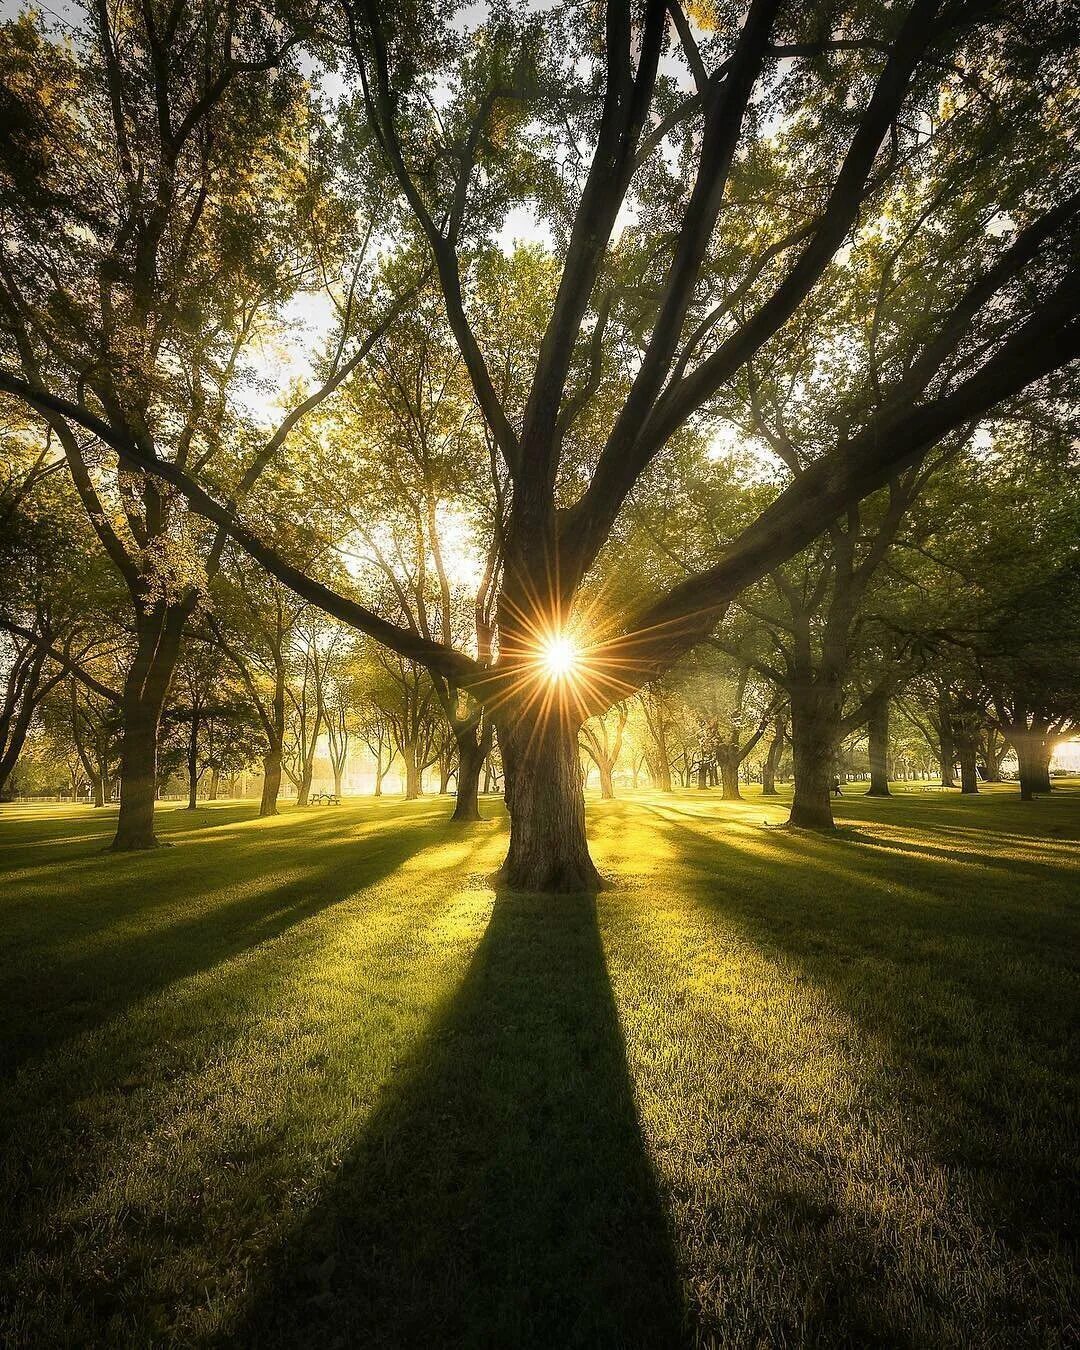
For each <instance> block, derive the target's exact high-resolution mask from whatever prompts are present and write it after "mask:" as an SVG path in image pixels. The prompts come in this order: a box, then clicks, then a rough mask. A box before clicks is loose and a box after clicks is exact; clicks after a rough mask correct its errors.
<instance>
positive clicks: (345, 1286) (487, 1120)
mask: <svg viewBox="0 0 1080 1350" xmlns="http://www.w3.org/2000/svg"><path fill="white" fill-rule="evenodd" d="M681 1320H682V1319H681V1303H680V1297H679V1287H678V1281H677V1278H676V1271H675V1264H674V1259H673V1256H672V1251H671V1247H670V1244H669V1239H668V1229H667V1224H666V1221H665V1217H664V1213H663V1211H662V1209H661V1205H660V1202H659V1198H658V1195H657V1191H656V1187H655V1182H654V1178H653V1174H652V1170H651V1167H650V1164H649V1162H648V1159H647V1157H646V1155H645V1151H644V1147H643V1144H642V1140H641V1135H640V1131H639V1126H638V1119H637V1112H636V1107H635V1104H634V1099H633V1093H632V1089H631V1084H630V1079H629V1076H628V1071H627V1066H626V1057H625V1047H624V1043H623V1037H622V1032H621V1029H620V1026H619V1021H618V1015H617V1013H616V1010H615V1005H614V1002H613V999H612V994H611V989H610V985H609V982H608V976H607V970H606V965H605V961H604V955H603V950H602V948H601V944H600V936H599V932H598V929H597V922H596V910H595V904H594V901H593V900H592V899H590V898H586V897H560V898H558V899H557V900H555V899H552V898H550V897H540V896H527V895H515V894H509V893H499V894H498V896H497V898H496V901H495V906H494V910H493V912H492V917H491V921H490V924H489V926H488V928H487V930H486V932H485V935H484V938H483V939H482V941H481V943H480V945H479V947H478V948H477V950H476V953H475V955H474V957H473V960H472V962H471V964H470V967H469V970H468V973H467V974H466V977H465V979H464V981H463V982H462V984H461V986H460V988H459V990H458V991H457V993H456V995H455V997H454V999H453V1002H452V1003H451V1005H450V1006H449V1007H448V1008H447V1010H446V1012H445V1014H444V1016H443V1017H442V1018H441V1020H440V1021H438V1022H437V1023H436V1024H435V1025H434V1026H433V1027H432V1030H431V1032H430V1035H429V1036H428V1038H427V1039H426V1040H425V1042H424V1045H423V1048H422V1049H421V1051H420V1052H419V1055H418V1057H417V1059H416V1061H415V1062H414V1063H413V1064H412V1066H411V1067H410V1068H409V1069H408V1070H407V1071H406V1072H405V1074H404V1076H403V1077H402V1078H401V1080H400V1081H399V1082H398V1083H397V1084H395V1085H393V1086H392V1087H391V1088H390V1089H389V1090H388V1095H387V1096H386V1097H385V1099H384V1100H383V1102H382V1103H381V1104H380V1105H379V1106H378V1107H377V1108H376V1110H375V1113H374V1115H373V1116H372V1118H371V1120H370V1121H369V1123H368V1127H367V1128H366V1129H365V1132H364V1135H363V1137H362V1139H361V1140H360V1141H359V1143H358V1144H357V1146H356V1148H355V1150H354V1152H353V1153H352V1155H351V1156H350V1157H349V1158H348V1159H347V1160H346V1162H345V1163H344V1165H343V1166H342V1168H341V1170H340V1172H339V1173H338V1175H337V1176H336V1177H335V1179H334V1180H333V1182H332V1183H331V1184H330V1186H329V1189H328V1191H327V1192H326V1193H325V1194H324V1196H323V1198H322V1200H321V1201H320V1203H319V1205H318V1206H317V1207H316V1209H315V1210H314V1211H313V1212H312V1213H311V1214H310V1215H309V1216H308V1218H307V1219H306V1220H305V1222H304V1223H303V1224H302V1225H301V1226H300V1228H299V1229H298V1231H296V1232H295V1233H294V1234H293V1235H292V1236H291V1238H290V1239H289V1240H288V1242H287V1243H286V1244H285V1245H284V1246H283V1248H282V1249H281V1250H280V1251H279V1253H278V1254H277V1258H276V1260H275V1261H274V1262H273V1263H272V1265H271V1268H270V1269H268V1270H266V1271H265V1272H264V1274H263V1278H262V1280H261V1281H260V1283H259V1285H258V1286H257V1287H256V1289H255V1290H254V1292H253V1295H252V1298H251V1302H250V1305H249V1308H248V1312H247V1314H246V1317H245V1319H244V1322H243V1325H242V1326H240V1327H239V1328H235V1329H234V1330H232V1331H231V1332H230V1333H229V1335H228V1337H227V1338H226V1343H228V1344H230V1345H235V1344H242V1345H251V1346H307V1345H320V1346H324V1347H326V1350H329V1348H330V1347H333V1346H351V1345H364V1346H388V1347H389V1346H393V1347H405V1346H413V1345H417V1346H419V1345H423V1346H435V1345H437V1346H470V1347H472V1346H478V1347H479V1346H485V1347H487V1346H513V1347H532V1346H535V1347H545V1348H546V1347H555V1346H559V1347H572V1346H589V1347H602V1346H612V1347H614V1346H627V1347H630V1346H649V1347H653V1346H657V1347H659V1346H674V1345H677V1344H679V1343H680V1335H681V1333H680V1328H681Z"/></svg>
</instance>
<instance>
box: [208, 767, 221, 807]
mask: <svg viewBox="0 0 1080 1350" xmlns="http://www.w3.org/2000/svg"><path fill="white" fill-rule="evenodd" d="M220 787H221V770H220V769H219V768H218V766H217V765H216V764H215V765H214V766H213V767H212V768H211V770H210V791H209V793H208V794H207V795H208V797H209V800H210V801H212V802H216V801H217V799H218V791H219V789H220Z"/></svg>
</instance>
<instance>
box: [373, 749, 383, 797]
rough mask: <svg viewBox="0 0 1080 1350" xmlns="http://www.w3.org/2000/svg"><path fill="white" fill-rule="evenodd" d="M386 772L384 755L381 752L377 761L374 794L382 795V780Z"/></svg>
mask: <svg viewBox="0 0 1080 1350" xmlns="http://www.w3.org/2000/svg"><path fill="white" fill-rule="evenodd" d="M385 772H386V770H385V769H384V768H383V766H382V755H381V754H380V755H379V758H378V759H377V760H376V761H375V791H374V793H373V796H376V797H381V796H382V780H383V774H384V773H385Z"/></svg>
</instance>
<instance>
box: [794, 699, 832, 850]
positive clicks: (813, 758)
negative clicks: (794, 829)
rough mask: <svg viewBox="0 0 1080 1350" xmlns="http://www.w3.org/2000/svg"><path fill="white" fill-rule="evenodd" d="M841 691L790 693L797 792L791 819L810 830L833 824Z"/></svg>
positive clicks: (829, 828) (830, 826) (829, 827)
mask: <svg viewBox="0 0 1080 1350" xmlns="http://www.w3.org/2000/svg"><path fill="white" fill-rule="evenodd" d="M840 702H841V693H840V691H839V690H833V689H831V688H826V689H819V688H817V687H816V686H810V687H809V688H806V687H803V688H799V687H796V688H794V689H793V690H792V695H791V747H792V754H793V757H794V763H795V795H794V797H793V798H792V802H791V816H790V820H789V823H790V824H792V825H797V826H799V827H800V828H802V829H807V830H831V829H833V828H834V821H833V813H832V782H833V778H834V776H835V769H834V765H833V761H834V758H835V754H836V743H837V740H838V738H839V718H840Z"/></svg>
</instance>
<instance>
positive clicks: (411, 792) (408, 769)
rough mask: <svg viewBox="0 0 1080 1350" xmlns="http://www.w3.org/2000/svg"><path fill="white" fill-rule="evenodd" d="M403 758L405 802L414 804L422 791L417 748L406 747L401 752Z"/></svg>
mask: <svg viewBox="0 0 1080 1350" xmlns="http://www.w3.org/2000/svg"><path fill="white" fill-rule="evenodd" d="M401 758H402V759H403V760H404V761H405V800H406V801H407V802H412V801H415V800H416V799H417V797H419V796H420V793H421V791H422V787H421V783H420V769H419V766H418V764H417V762H416V746H415V745H406V746H404V747H403V748H402V751H401Z"/></svg>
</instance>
